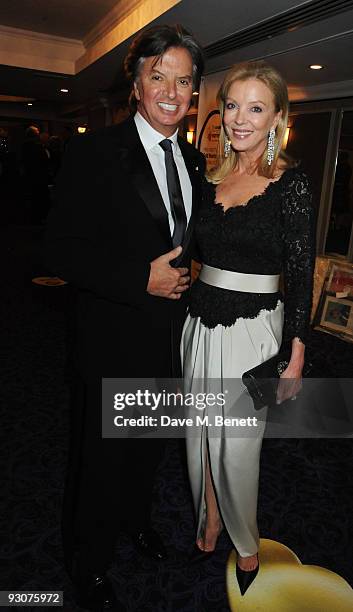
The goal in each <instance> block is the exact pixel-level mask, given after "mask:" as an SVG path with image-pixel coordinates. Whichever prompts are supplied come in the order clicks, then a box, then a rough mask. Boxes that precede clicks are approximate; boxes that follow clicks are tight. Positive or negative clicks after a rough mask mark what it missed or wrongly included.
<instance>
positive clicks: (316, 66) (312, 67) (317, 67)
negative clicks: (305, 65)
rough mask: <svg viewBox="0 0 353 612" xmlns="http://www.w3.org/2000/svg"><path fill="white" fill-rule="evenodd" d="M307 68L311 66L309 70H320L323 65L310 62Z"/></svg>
mask: <svg viewBox="0 0 353 612" xmlns="http://www.w3.org/2000/svg"><path fill="white" fill-rule="evenodd" d="M309 68H311V70H322V68H323V66H321V64H311V65H310V66H309Z"/></svg>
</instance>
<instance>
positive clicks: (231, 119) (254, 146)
mask: <svg viewBox="0 0 353 612" xmlns="http://www.w3.org/2000/svg"><path fill="white" fill-rule="evenodd" d="M280 116H281V112H278V113H276V111H275V104H274V98H273V94H272V92H271V90H270V89H269V88H268V87H267V85H265V84H264V83H263V82H262V81H259V80H258V79H248V80H247V81H234V83H232V85H231V86H230V88H229V91H228V95H227V97H226V100H225V105H224V115H223V124H224V129H225V131H226V134H227V136H228V138H229V140H230V141H231V144H232V147H233V149H235V151H239V152H248V153H252V152H253V153H254V154H256V156H260V155H262V153H263V151H264V150H265V147H266V146H267V139H268V133H269V131H270V129H271V128H276V126H277V123H278V121H279V118H280Z"/></svg>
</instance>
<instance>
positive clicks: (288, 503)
mask: <svg viewBox="0 0 353 612" xmlns="http://www.w3.org/2000/svg"><path fill="white" fill-rule="evenodd" d="M0 231H1V235H0V248H1V259H2V261H3V262H4V261H5V262H6V265H5V266H3V272H2V278H1V289H2V291H1V301H0V309H1V312H0V338H1V342H0V363H1V370H0V379H1V423H2V427H1V431H2V436H1V444H0V471H1V474H2V495H1V498H0V506H1V507H0V525H1V526H0V539H1V542H2V545H1V546H0V571H1V589H3V590H9V589H20V590H36V589H40V590H48V589H50V590H55V589H59V590H63V591H64V610H65V612H78V611H79V608H78V607H77V606H76V605H75V603H74V599H73V589H72V585H71V583H70V580H69V578H68V577H67V575H66V574H65V571H64V567H63V556H62V550H61V541H60V528H59V523H60V512H61V503H62V493H63V480H64V474H65V464H66V455H67V444H68V416H69V412H68V410H69V409H68V398H69V393H68V382H69V378H70V371H68V369H67V367H66V349H65V346H66V340H67V326H66V314H65V313H66V311H67V310H68V309H69V305H70V291H69V288H68V287H67V286H64V287H40V286H35V285H33V284H32V282H31V279H32V278H33V276H42V275H44V274H45V273H46V270H45V267H44V266H43V263H42V262H41V257H40V250H41V240H42V229H41V228H34V227H29V226H28V227H25V226H23V227H19V226H18V227H16V226H7V227H2V228H1V230H0ZM312 342H313V344H314V345H315V344H316V345H317V346H320V348H321V349H324V350H325V351H327V352H328V353H330V354H331V355H332V359H333V361H334V365H335V369H336V371H337V374H339V375H341V376H347V377H348V376H351V375H352V372H353V346H352V345H349V344H347V343H344V342H342V341H338V340H336V339H335V338H333V337H331V336H328V335H326V334H323V333H321V332H315V333H314V334H313V340H312ZM182 457H183V454H182V452H181V447H180V445H179V443H178V442H177V441H173V442H171V443H170V444H169V446H168V449H167V453H166V457H165V460H164V463H163V465H161V466H160V470H159V474H158V479H157V481H156V488H155V505H154V511H153V521H154V524H155V526H156V528H157V529H158V531H159V532H160V534H161V536H162V537H163V539H164V541H165V543H166V544H168V546H169V549H170V560H168V562H167V563H165V564H164V565H163V566H162V565H161V566H159V565H156V564H154V563H152V562H150V561H148V560H145V559H142V558H140V557H139V556H138V555H137V554H136V552H135V549H134V547H133V546H132V544H131V543H130V541H129V540H128V539H127V538H126V537H122V538H121V540H120V541H119V543H118V546H117V554H116V565H115V567H114V568H113V571H112V577H113V578H114V584H115V586H116V589H117V593H118V594H119V597H120V599H121V600H122V601H124V602H125V604H126V607H127V608H128V609H129V610H131V611H135V612H174V611H180V612H226V611H229V606H228V604H227V596H226V587H225V562H226V559H227V557H228V555H229V553H230V550H231V545H230V542H229V540H228V538H227V536H226V535H225V534H223V535H222V536H221V539H220V543H219V547H218V549H217V554H216V555H214V556H213V557H212V558H211V559H210V560H209V561H207V562H205V563H203V564H201V565H199V566H194V567H193V566H189V565H188V564H187V562H186V555H187V553H188V551H189V550H190V549H191V548H192V546H193V537H194V524H193V513H192V506H191V500H190V493H189V489H188V485H187V479H186V475H185V466H184V462H183V458H182ZM352 500H353V441H352V440H351V439H346V440H343V439H342V440H339V439H337V440H336V439H330V440H328V439H326V440H325V439H323V440H310V439H306V440H296V439H286V440H265V441H264V447H263V453H262V469H261V483H260V506H259V525H260V532H261V535H262V537H264V538H270V539H273V540H277V541H279V542H282V543H283V544H285V545H287V546H289V547H290V548H291V549H292V550H293V551H294V552H295V553H296V554H297V555H298V556H299V558H300V559H301V561H302V563H305V564H316V565H320V566H322V567H325V568H328V569H330V570H332V571H334V572H337V573H338V574H340V575H341V576H342V577H344V578H345V579H346V580H347V581H349V582H350V584H351V585H353V526H352V525H353V522H352V516H353V511H352V510H353V508H352V506H353V501H352ZM2 609H4V608H2ZM11 609H14V608H11ZM21 609H22V608H21ZM26 609H28V610H29V609H32V610H43V609H44V608H39V607H38V608H36V607H32V608H26ZM49 609H51V608H48V610H49ZM271 612H272V611H271ZM298 612H299V611H298Z"/></svg>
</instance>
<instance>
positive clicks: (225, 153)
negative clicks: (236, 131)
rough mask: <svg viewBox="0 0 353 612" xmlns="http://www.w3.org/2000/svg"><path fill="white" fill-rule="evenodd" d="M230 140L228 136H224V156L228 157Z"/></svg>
mask: <svg viewBox="0 0 353 612" xmlns="http://www.w3.org/2000/svg"><path fill="white" fill-rule="evenodd" d="M230 148H231V147H230V140H229V138H226V140H225V141H224V157H228V156H229V153H230Z"/></svg>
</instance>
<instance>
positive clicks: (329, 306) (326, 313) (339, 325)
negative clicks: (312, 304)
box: [320, 295, 353, 339]
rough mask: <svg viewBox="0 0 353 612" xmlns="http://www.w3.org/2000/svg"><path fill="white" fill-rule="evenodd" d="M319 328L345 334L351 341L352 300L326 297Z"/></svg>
mask: <svg viewBox="0 0 353 612" xmlns="http://www.w3.org/2000/svg"><path fill="white" fill-rule="evenodd" d="M320 326H321V327H326V328H327V329H329V330H331V331H334V332H340V333H343V334H346V335H348V336H350V337H351V338H352V339H353V300H344V299H338V298H335V297H332V296H330V295H326V299H325V303H324V306H323V309H322V314H321V320H320Z"/></svg>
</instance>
